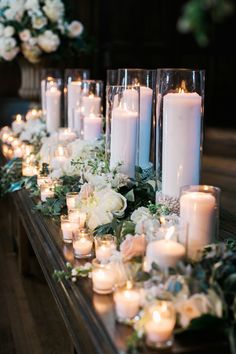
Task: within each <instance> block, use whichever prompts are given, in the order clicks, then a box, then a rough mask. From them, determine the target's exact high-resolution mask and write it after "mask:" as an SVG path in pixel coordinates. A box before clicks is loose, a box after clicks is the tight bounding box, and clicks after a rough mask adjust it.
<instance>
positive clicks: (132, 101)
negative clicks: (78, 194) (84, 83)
mask: <svg viewBox="0 0 236 354" xmlns="http://www.w3.org/2000/svg"><path fill="white" fill-rule="evenodd" d="M139 100H140V89H139V86H123V85H122V86H121V85H117V86H107V89H106V155H107V157H108V159H109V160H110V168H115V167H117V166H118V165H119V164H120V165H121V166H120V171H121V172H122V173H124V174H126V175H127V176H129V177H131V178H134V177H135V167H136V166H137V164H138V127H139Z"/></svg>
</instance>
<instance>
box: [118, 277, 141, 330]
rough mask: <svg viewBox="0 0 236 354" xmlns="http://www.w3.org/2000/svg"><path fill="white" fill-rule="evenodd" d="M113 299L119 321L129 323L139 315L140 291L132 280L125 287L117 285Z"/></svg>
mask: <svg viewBox="0 0 236 354" xmlns="http://www.w3.org/2000/svg"><path fill="white" fill-rule="evenodd" d="M113 299H114V302H115V311H116V319H117V321H118V322H120V323H126V324H128V323H130V322H131V321H133V320H134V319H135V318H136V317H137V315H138V312H139V307H140V292H139V289H138V288H135V287H134V285H133V284H132V283H131V282H129V281H128V282H127V283H126V285H125V286H123V287H117V288H116V290H115V292H114V295H113Z"/></svg>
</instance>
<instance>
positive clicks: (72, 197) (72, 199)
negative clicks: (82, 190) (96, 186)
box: [66, 192, 79, 210]
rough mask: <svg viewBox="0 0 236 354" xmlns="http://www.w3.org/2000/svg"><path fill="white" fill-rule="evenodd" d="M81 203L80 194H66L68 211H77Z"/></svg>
mask: <svg viewBox="0 0 236 354" xmlns="http://www.w3.org/2000/svg"><path fill="white" fill-rule="evenodd" d="M78 203H79V193H78V192H69V193H66V205H67V209H68V210H71V209H75V208H76V207H77V206H78Z"/></svg>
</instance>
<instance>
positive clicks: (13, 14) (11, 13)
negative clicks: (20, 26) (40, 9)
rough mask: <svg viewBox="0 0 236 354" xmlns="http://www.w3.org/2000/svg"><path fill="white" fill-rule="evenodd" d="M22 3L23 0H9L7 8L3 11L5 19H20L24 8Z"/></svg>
mask: <svg viewBox="0 0 236 354" xmlns="http://www.w3.org/2000/svg"><path fill="white" fill-rule="evenodd" d="M24 3H25V0H9V3H8V6H9V8H8V9H6V11H5V12H4V16H5V17H6V19H7V20H16V21H20V20H21V19H22V16H23V14H24V10H25V9H24Z"/></svg>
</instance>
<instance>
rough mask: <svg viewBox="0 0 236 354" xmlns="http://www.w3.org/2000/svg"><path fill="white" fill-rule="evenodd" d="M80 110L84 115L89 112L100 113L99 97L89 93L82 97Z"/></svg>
mask: <svg viewBox="0 0 236 354" xmlns="http://www.w3.org/2000/svg"><path fill="white" fill-rule="evenodd" d="M81 106H82V112H83V115H84V116H85V117H86V116H88V115H89V114H90V113H94V114H96V115H97V114H101V97H98V96H94V95H93V94H90V95H89V96H83V97H82V104H81Z"/></svg>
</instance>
